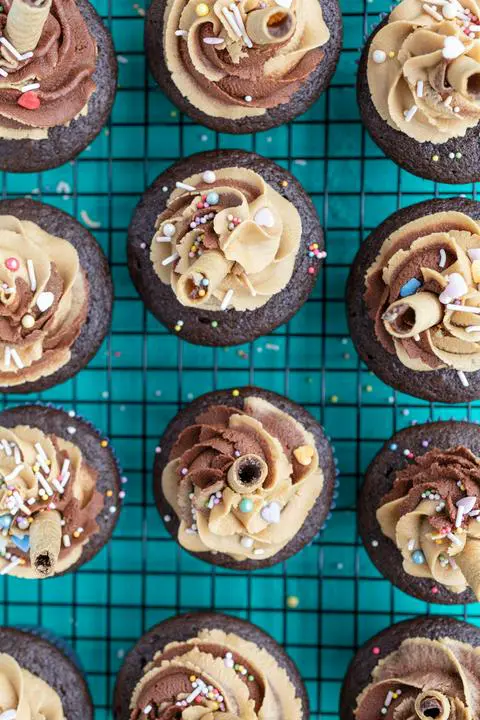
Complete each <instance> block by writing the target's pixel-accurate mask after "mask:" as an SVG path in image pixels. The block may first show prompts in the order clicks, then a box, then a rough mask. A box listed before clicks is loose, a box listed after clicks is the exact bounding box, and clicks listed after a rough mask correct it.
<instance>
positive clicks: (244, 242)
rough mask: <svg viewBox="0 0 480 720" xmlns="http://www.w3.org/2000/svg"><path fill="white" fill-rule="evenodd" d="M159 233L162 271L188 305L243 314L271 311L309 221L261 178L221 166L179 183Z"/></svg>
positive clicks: (157, 259) (156, 243)
mask: <svg viewBox="0 0 480 720" xmlns="http://www.w3.org/2000/svg"><path fill="white" fill-rule="evenodd" d="M204 178H207V180H205V179H204ZM179 185H180V187H179ZM188 188H190V189H188ZM156 230H157V232H156V233H155V235H154V237H153V239H152V243H151V250H150V257H151V260H152V263H153V266H154V269H155V272H156V274H157V275H158V277H159V278H160V280H161V281H162V282H164V283H165V284H170V285H171V287H172V290H173V292H174V293H175V295H176V297H177V299H178V300H179V302H180V303H181V304H182V305H185V306H186V307H199V308H201V309H202V310H207V311H208V310H220V309H223V310H226V309H227V308H228V307H231V308H233V309H235V310H240V311H242V310H254V309H255V308H258V307H261V306H262V305H265V303H267V302H268V300H269V299H270V298H271V297H272V296H273V295H275V294H276V293H279V292H280V291H281V290H283V288H284V287H285V286H286V285H287V284H288V282H289V280H290V278H291V276H292V273H293V269H294V266H295V260H296V257H297V253H298V251H299V247H300V240H301V236H302V222H301V219H300V215H299V213H298V211H297V210H296V208H295V207H294V206H293V205H292V203H291V202H289V201H288V200H286V199H285V198H283V197H282V196H281V195H280V194H279V193H278V192H277V191H276V190H274V189H273V188H272V187H271V186H270V185H269V184H268V183H266V182H265V180H264V179H263V178H262V177H261V176H260V175H258V174H257V173H255V172H253V171H252V170H248V169H246V168H222V169H220V170H215V172H213V171H206V172H205V173H203V174H197V175H193V176H191V177H189V178H187V179H186V180H185V181H184V182H183V183H177V188H176V189H175V190H174V191H173V192H172V194H171V195H170V197H169V199H168V201H167V207H166V209H165V210H164V211H163V212H162V213H161V215H159V216H158V218H157V222H156Z"/></svg>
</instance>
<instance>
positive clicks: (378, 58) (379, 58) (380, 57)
mask: <svg viewBox="0 0 480 720" xmlns="http://www.w3.org/2000/svg"><path fill="white" fill-rule="evenodd" d="M372 59H373V62H374V63H377V65H381V64H382V63H384V62H385V60H386V59H387V53H386V52H385V50H374V51H373V53H372Z"/></svg>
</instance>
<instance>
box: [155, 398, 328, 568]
mask: <svg viewBox="0 0 480 720" xmlns="http://www.w3.org/2000/svg"><path fill="white" fill-rule="evenodd" d="M323 482H324V477H323V472H322V470H321V468H320V467H319V463H318V453H317V449H316V447H315V440H314V437H313V435H312V434H311V433H310V432H308V431H307V430H305V428H304V427H303V426H302V425H301V424H300V423H299V422H297V421H296V420H294V419H293V418H292V417H290V416H289V415H287V414H286V413H284V412H282V411H281V410H279V409H278V408H276V407H275V406H274V405H272V404H271V403H269V402H267V401H266V400H263V399H261V398H258V397H247V398H245V400H244V405H243V410H239V409H237V408H233V407H228V406H224V405H213V406H211V407H210V408H209V409H208V410H207V411H206V412H205V413H203V414H202V415H200V416H199V417H197V418H196V421H195V424H194V425H191V426H189V427H187V428H186V429H185V430H183V432H181V434H180V435H179V437H178V439H177V442H176V443H175V445H174V447H173V448H172V451H171V453H170V462H169V463H168V465H167V466H166V467H165V470H164V471H163V476H162V489H163V494H164V496H165V498H166V500H167V502H168V503H169V504H170V506H171V507H172V508H173V509H174V511H175V513H176V514H177V516H178V518H179V519H180V527H179V531H178V541H179V543H180V544H181V545H182V546H183V547H185V548H186V549H188V550H190V551H192V552H198V553H202V552H220V553H225V554H227V555H229V556H230V557H232V558H233V559H234V560H238V561H240V560H245V559H247V558H249V559H254V560H262V559H265V558H269V557H272V556H273V555H276V553H278V552H279V551H280V550H281V549H282V548H283V547H284V546H285V545H286V544H287V543H288V542H289V541H290V540H291V539H292V538H293V537H294V536H295V535H296V534H297V533H298V532H299V530H300V529H301V527H302V525H303V523H304V522H305V519H306V517H307V515H308V513H309V512H310V510H311V509H312V507H313V506H314V504H315V502H316V500H317V497H318V496H319V495H320V493H321V491H322V488H323Z"/></svg>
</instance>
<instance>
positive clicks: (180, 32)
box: [175, 30, 188, 37]
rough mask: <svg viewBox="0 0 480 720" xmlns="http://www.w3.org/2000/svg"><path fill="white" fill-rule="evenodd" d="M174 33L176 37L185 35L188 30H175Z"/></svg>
mask: <svg viewBox="0 0 480 720" xmlns="http://www.w3.org/2000/svg"><path fill="white" fill-rule="evenodd" d="M175 35H176V36H177V37H186V36H187V35H188V32H187V31H186V30H175Z"/></svg>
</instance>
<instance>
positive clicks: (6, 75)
mask: <svg viewBox="0 0 480 720" xmlns="http://www.w3.org/2000/svg"><path fill="white" fill-rule="evenodd" d="M0 75H1V76H2V77H4V78H7V77H8V73H7V71H6V70H4V69H3V68H0ZM0 718H1V715H0Z"/></svg>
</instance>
